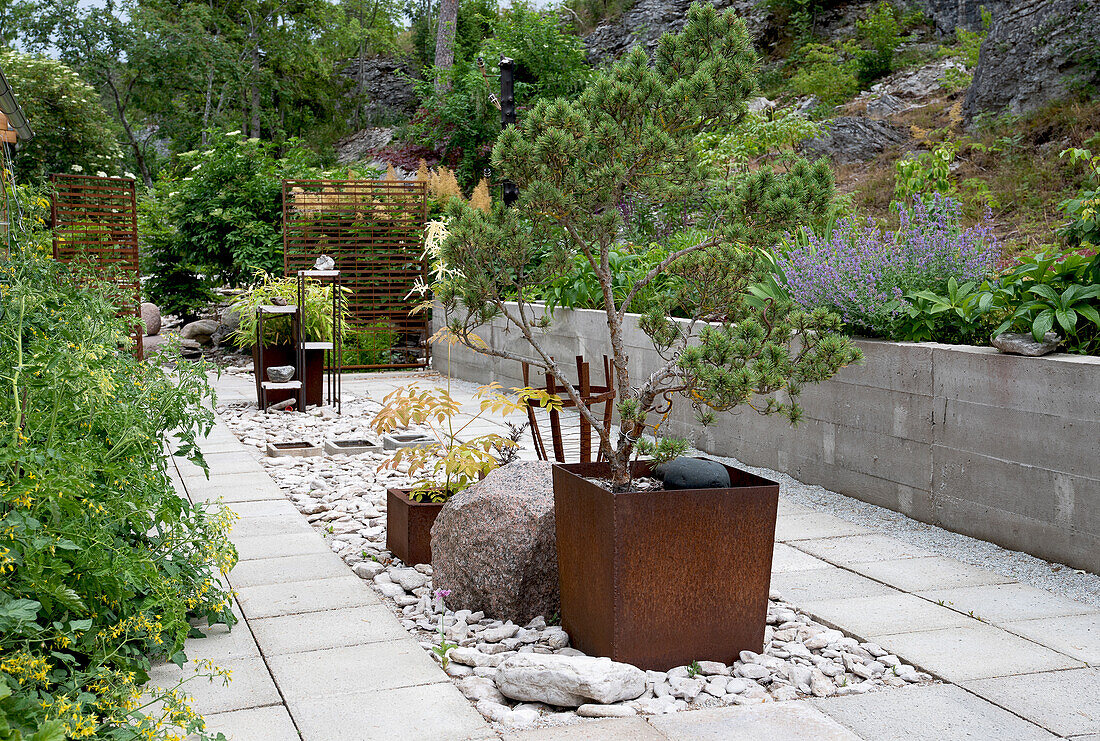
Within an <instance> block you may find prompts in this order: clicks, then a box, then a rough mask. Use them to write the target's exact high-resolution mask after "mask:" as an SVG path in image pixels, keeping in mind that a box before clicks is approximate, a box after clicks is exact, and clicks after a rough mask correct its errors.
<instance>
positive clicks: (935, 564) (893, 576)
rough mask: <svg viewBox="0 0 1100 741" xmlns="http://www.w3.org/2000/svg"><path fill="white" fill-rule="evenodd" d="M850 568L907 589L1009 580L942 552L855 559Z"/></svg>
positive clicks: (996, 582)
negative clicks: (863, 561) (866, 559)
mask: <svg viewBox="0 0 1100 741" xmlns="http://www.w3.org/2000/svg"><path fill="white" fill-rule="evenodd" d="M850 568H851V569H852V570H853V571H858V572H859V573H861V574H864V575H865V576H869V577H871V578H872V579H877V580H878V581H881V582H885V583H887V584H889V585H891V586H894V587H897V588H898V589H901V590H904V591H906V592H920V591H925V590H930V589H949V588H953V587H968V586H973V585H977V584H1004V583H1005V582H1010V581H1012V579H1010V578H1008V577H1007V576H1002V575H1000V574H995V573H993V572H992V571H988V570H986V569H979V568H977V567H974V566H970V565H969V564H965V563H963V562H962V561H957V560H955V559H954V558H947V557H944V556H932V557H930V558H900V559H893V560H889V561H873V562H867V563H856V564H852V565H851V566H850Z"/></svg>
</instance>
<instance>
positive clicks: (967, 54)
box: [937, 5, 993, 68]
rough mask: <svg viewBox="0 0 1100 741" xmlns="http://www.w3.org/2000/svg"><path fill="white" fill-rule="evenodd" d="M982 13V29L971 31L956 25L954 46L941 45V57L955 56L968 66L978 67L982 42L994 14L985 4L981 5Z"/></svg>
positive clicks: (991, 23)
mask: <svg viewBox="0 0 1100 741" xmlns="http://www.w3.org/2000/svg"><path fill="white" fill-rule="evenodd" d="M981 13H982V28H981V30H980V31H970V30H967V29H966V28H963V27H962V26H956V27H955V43H954V44H953V45H952V46H941V47H940V48H939V50H938V51H937V54H938V55H939V56H941V57H954V58H956V59H958V60H959V61H960V62H962V63H963V64H965V65H966V66H967V67H971V68H973V67H977V66H978V56H979V54H980V53H981V49H982V42H983V41H985V37H986V36H988V35H989V27H990V26H992V25H993V14H992V13H990V12H989V9H988V8H986V7H985V6H984V5H983V6H982V7H981Z"/></svg>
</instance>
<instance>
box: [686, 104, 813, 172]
mask: <svg viewBox="0 0 1100 741" xmlns="http://www.w3.org/2000/svg"><path fill="white" fill-rule="evenodd" d="M820 132H821V124H819V123H817V122H815V121H811V120H809V119H807V118H806V117H804V116H800V115H798V114H797V113H795V112H794V110H793V109H791V108H781V109H779V110H775V111H763V112H761V113H748V114H746V115H745V118H744V119H742V121H741V122H740V123H739V124H738V125H737V126H736V127H734V128H733V129H732V130H730V131H728V132H727V131H713V132H706V133H703V134H700V135H699V136H698V137H696V140H695V141H696V146H697V148H698V150H699V157H700V159H701V160H702V161H703V162H704V163H706V164H708V165H711V166H712V167H716V168H718V169H719V170H725V169H727V168H732V169H737V170H744V169H747V168H748V165H749V163H750V162H758V161H760V160H761V158H764V157H776V156H791V155H793V154H794V150H795V147H796V146H797V145H798V144H800V143H801V142H803V141H804V140H806V139H810V138H813V137H815V136H817V135H818V134H819V133H820Z"/></svg>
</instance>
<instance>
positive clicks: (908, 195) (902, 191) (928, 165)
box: [894, 141, 958, 201]
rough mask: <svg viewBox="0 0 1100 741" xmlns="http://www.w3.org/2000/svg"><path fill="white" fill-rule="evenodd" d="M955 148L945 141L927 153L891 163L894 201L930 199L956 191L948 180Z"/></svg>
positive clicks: (952, 182)
mask: <svg viewBox="0 0 1100 741" xmlns="http://www.w3.org/2000/svg"><path fill="white" fill-rule="evenodd" d="M957 151H958V147H957V145H955V144H954V143H953V142H950V141H945V142H941V143H940V144H937V145H936V148H935V149H933V150H932V151H931V152H921V153H920V154H918V155H916V156H911V157H904V158H902V159H900V160H898V161H897V162H895V163H894V198H896V199H898V200H899V201H912V200H913V199H925V200H928V199H931V198H932V197H933V196H935V195H941V196H945V195H952V194H954V193H955V192H956V191H957V188H956V186H955V183H954V181H952V179H951V163H952V162H954V161H955V153H956V152H957Z"/></svg>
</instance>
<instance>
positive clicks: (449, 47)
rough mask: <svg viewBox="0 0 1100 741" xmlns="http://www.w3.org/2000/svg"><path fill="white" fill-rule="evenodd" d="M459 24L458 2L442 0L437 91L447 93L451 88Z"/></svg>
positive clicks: (436, 61)
mask: <svg viewBox="0 0 1100 741" xmlns="http://www.w3.org/2000/svg"><path fill="white" fill-rule="evenodd" d="M457 22H458V0H440V2H439V27H438V29H437V30H436V37H435V68H436V78H435V89H436V92H446V91H447V90H448V89H449V88H450V86H451V81H450V71H451V67H452V66H453V65H454V61H455V24H456V23H457Z"/></svg>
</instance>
